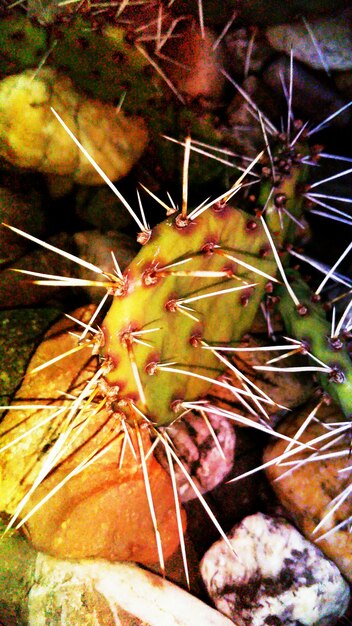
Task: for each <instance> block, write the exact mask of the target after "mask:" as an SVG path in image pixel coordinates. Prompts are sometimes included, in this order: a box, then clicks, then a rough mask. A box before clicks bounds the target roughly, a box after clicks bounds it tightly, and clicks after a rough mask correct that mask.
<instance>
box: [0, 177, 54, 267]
mask: <svg viewBox="0 0 352 626" xmlns="http://www.w3.org/2000/svg"><path fill="white" fill-rule="evenodd" d="M45 221H46V220H45V214H44V211H43V208H42V206H41V202H40V199H39V197H38V196H37V194H35V192H33V193H32V194H31V196H29V197H28V195H27V198H25V197H24V196H23V195H22V194H18V193H15V192H14V191H12V190H10V189H9V188H8V187H3V186H0V224H2V223H3V222H4V223H5V224H10V225H11V226H16V227H17V228H20V229H21V230H24V231H26V232H29V233H31V234H32V235H34V236H37V237H38V236H41V235H43V233H44V227H45ZM0 229H1V233H0V264H2V263H7V262H10V261H12V260H13V259H15V258H16V257H18V256H20V255H21V254H23V252H24V251H25V250H26V249H27V248H28V241H27V240H26V239H21V238H20V237H18V235H15V234H14V233H13V232H12V231H11V230H9V229H8V228H4V227H3V226H0Z"/></svg>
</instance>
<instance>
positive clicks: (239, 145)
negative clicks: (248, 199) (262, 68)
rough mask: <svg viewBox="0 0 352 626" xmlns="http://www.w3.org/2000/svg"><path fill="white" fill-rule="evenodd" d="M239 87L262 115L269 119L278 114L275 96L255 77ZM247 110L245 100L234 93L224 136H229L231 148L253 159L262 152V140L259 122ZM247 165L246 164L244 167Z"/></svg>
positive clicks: (228, 109)
mask: <svg viewBox="0 0 352 626" xmlns="http://www.w3.org/2000/svg"><path fill="white" fill-rule="evenodd" d="M241 86H242V88H243V90H244V91H245V92H246V93H247V94H248V96H250V98H251V99H252V101H253V102H255V104H256V105H257V106H258V107H259V109H260V110H261V111H262V112H263V113H264V114H266V115H268V114H269V117H270V119H272V118H274V117H275V115H278V114H279V107H278V103H277V99H276V98H275V94H273V93H272V92H271V91H270V89H268V87H267V86H266V85H265V84H264V83H263V81H260V80H259V79H258V78H257V77H256V76H249V77H248V78H247V79H246V80H244V81H243V83H242V85H241ZM249 108H250V107H249V106H248V102H247V100H246V99H245V98H244V97H243V96H242V95H241V94H240V93H236V95H235V96H234V98H233V99H232V101H231V102H230V104H229V106H228V108H227V118H228V127H229V128H224V136H225V137H226V136H227V135H228V134H229V136H230V137H229V138H230V139H231V144H232V146H233V147H234V149H235V150H236V151H238V152H239V153H240V154H243V155H244V156H247V157H253V158H254V157H255V156H256V155H257V154H258V152H259V151H260V150H262V148H263V145H264V138H263V131H262V127H261V125H260V122H259V121H257V120H256V118H255V117H254V116H253V115H252V113H251V111H250V110H249ZM243 165H244V163H243ZM247 165H248V163H246V164H245V167H247Z"/></svg>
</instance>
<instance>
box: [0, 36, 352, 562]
mask: <svg viewBox="0 0 352 626" xmlns="http://www.w3.org/2000/svg"><path fill="white" fill-rule="evenodd" d="M94 37H95V35H94V36H93V35H92V38H94ZM89 47H90V46H88V47H87V48H86V49H87V50H88V49H89ZM57 58H58V57H57ZM75 63H76V61H72V64H73V65H74V64H75ZM85 70H86V68H85ZM260 119H261V121H262V123H263V127H264V129H265V126H266V121H265V120H264V121H263V119H262V117H261V115H260ZM296 132H297V134H296V136H295V137H294V139H291V138H290V135H289V132H288V133H287V134H286V135H284V136H282V135H280V133H277V132H274V133H273V134H274V138H275V141H274V142H273V145H271V147H270V149H267V153H268V156H263V155H261V156H260V158H258V163H253V164H252V166H251V167H253V168H255V173H256V175H257V176H258V177H259V179H260V184H259V185H258V191H257V193H256V194H253V195H248V194H245V193H244V194H243V196H241V200H240V201H238V204H241V206H242V205H243V207H244V208H245V209H246V211H244V210H243V209H239V208H238V206H237V203H235V202H234V201H233V200H231V201H230V199H231V197H232V195H233V194H234V192H238V198H239V197H240V194H241V189H240V187H241V185H240V184H239V183H238V184H236V183H235V185H234V186H233V188H231V189H230V190H228V191H227V192H226V193H224V194H222V195H221V196H219V197H218V198H216V199H215V200H211V201H209V202H207V203H205V204H204V205H200V206H198V207H196V208H195V209H193V210H192V211H191V212H190V211H189V210H188V207H187V188H186V179H187V174H188V171H187V153H188V150H189V148H190V147H191V145H190V141H188V140H187V141H186V151H185V152H186V156H185V168H184V171H185V174H184V193H183V206H182V210H181V211H176V210H175V208H174V207H168V206H166V207H165V208H166V210H167V214H168V217H167V219H166V221H164V222H163V223H161V224H159V225H157V226H155V227H154V228H152V229H150V228H149V227H148V225H147V223H146V221H145V218H144V215H143V212H142V217H141V219H140V218H139V217H138V216H136V215H135V214H134V212H133V210H132V209H131V207H129V206H127V202H126V201H123V202H124V204H125V206H127V208H128V210H129V211H130V212H132V213H133V214H134V216H135V219H136V222H137V225H138V227H139V229H140V233H139V235H138V239H139V242H140V243H141V244H143V247H142V249H141V251H140V253H139V254H138V255H137V257H136V259H135V260H134V261H133V262H132V263H131V265H130V266H129V267H128V268H127V270H126V271H125V272H124V273H123V274H122V273H121V272H120V270H119V268H118V266H116V273H115V274H106V273H105V272H103V271H102V270H101V269H100V268H99V267H96V266H93V265H92V264H89V263H85V266H86V267H87V268H88V269H91V270H92V271H93V272H94V273H95V274H96V276H97V280H96V281H94V280H92V281H90V283H91V284H92V285H95V286H96V287H97V288H102V289H105V290H106V292H107V293H106V296H104V298H103V300H102V306H103V305H104V304H105V302H106V300H107V298H108V297H109V296H110V297H112V300H113V302H112V305H111V307H110V309H109V311H108V313H107V314H106V315H105V317H104V318H103V320H102V322H101V324H99V326H97V327H96V326H95V321H96V319H97V318H96V314H94V315H93V317H92V319H90V320H88V321H86V322H84V324H83V326H84V330H83V335H82V336H81V338H80V343H81V344H82V345H83V343H82V342H85V341H86V339H87V337H89V341H88V342H87V343H88V345H89V347H90V349H91V350H92V351H93V353H99V355H100V359H101V367H100V368H99V370H98V374H94V375H93V376H92V378H91V379H89V380H88V382H87V386H86V387H85V390H84V391H83V392H82V391H81V390H80V391H79V393H78V395H76V396H75V397H74V398H72V397H67V396H66V395H64V396H63V397H61V398H60V402H61V403H62V406H63V407H64V409H63V410H64V413H63V415H64V421H65V428H64V429H63V431H62V435H63V440H64V444H65V443H66V438H71V439H70V440H69V441H70V445H72V446H73V448H74V442H75V431H76V429H78V430H79V431H80V433H81V432H82V431H84V429H85V427H86V426H89V427H91V423H92V421H94V419H96V418H97V421H99V419H101V420H102V421H104V419H105V416H108V418H107V419H108V422H109V428H112V427H113V428H114V429H115V432H116V433H117V434H121V433H122V432H123V433H124V436H125V439H126V441H127V440H131V439H132V440H133V441H134V445H133V444H132V447H133V449H134V450H135V453H136V456H137V461H136V463H137V465H138V464H140V465H141V467H142V474H143V477H144V480H145V490H146V493H147V496H148V504H149V507H150V512H151V518H152V524H153V527H154V531H155V536H156V544H157V550H156V552H155V551H154V552H153V556H152V557H150V556H148V559H149V560H153V558H154V559H155V558H156V557H158V558H159V559H160V563H161V564H163V555H162V549H161V546H160V532H159V526H158V522H157V520H156V516H155V493H154V491H153V490H152V489H151V487H150V483H149V478H148V471H147V470H148V467H147V466H148V463H147V459H146V457H147V456H148V455H149V456H151V455H152V453H153V445H156V444H157V443H158V444H160V445H163V446H164V447H165V449H166V451H167V455H168V460H169V466H170V472H171V482H173V480H174V477H173V474H172V472H173V469H172V468H173V465H174V464H175V463H176V464H179V466H180V467H181V470H182V463H181V462H180V461H179V459H177V456H176V454H175V452H174V450H173V448H172V445H171V444H170V441H169V438H168V431H167V426H168V425H170V424H172V423H173V422H174V421H175V420H177V419H181V418H182V417H184V416H185V418H186V415H187V412H188V411H189V410H190V409H196V410H197V409H199V410H202V411H203V412H206V411H208V410H209V408H210V407H209V403H208V402H207V399H206V394H207V391H208V390H209V387H210V385H211V384H216V385H217V386H218V387H220V388H224V389H226V391H230V392H231V393H233V394H234V396H236V397H240V398H241V401H242V402H243V404H244V405H247V406H250V407H251V409H252V413H253V412H254V413H256V415H257V416H258V415H265V404H266V403H267V402H270V399H269V398H268V397H266V396H265V395H264V394H263V393H261V392H260V390H259V389H257V388H256V387H255V386H254V385H251V384H250V383H249V382H248V380H247V379H245V377H244V376H243V375H242V374H241V372H238V371H237V370H236V369H235V368H234V366H233V365H232V364H231V361H230V360H229V359H227V358H226V357H225V356H224V352H223V351H224V349H229V350H231V349H232V348H235V347H236V345H237V343H238V342H239V340H240V339H241V337H242V336H243V334H244V333H245V332H246V331H247V330H249V329H250V327H251V325H252V322H253V319H254V316H255V314H256V312H257V311H258V309H259V306H260V303H261V301H262V300H263V299H264V298H265V296H266V294H267V296H268V297H269V298H271V299H272V294H271V290H272V289H273V285H272V283H275V282H277V281H278V279H279V280H281V281H283V282H284V283H285V287H284V288H281V291H278V292H277V293H278V295H279V297H280V298H281V301H280V305H279V310H280V313H281V315H282V317H283V319H284V321H285V323H286V327H287V328H288V330H289V332H290V334H291V335H292V336H293V337H295V338H296V339H297V341H298V342H300V343H301V346H300V347H301V348H302V349H304V348H307V344H306V343H305V341H306V339H307V337H308V336H309V337H310V345H309V351H311V352H312V353H313V356H314V357H315V359H318V360H319V361H321V362H323V364H324V370H326V371H327V376H326V374H325V372H322V375H321V378H320V379H321V384H322V385H323V386H325V387H326V389H327V392H328V393H330V394H331V395H332V396H333V397H334V398H335V399H336V400H337V401H338V402H339V403H340V404H341V406H342V407H343V409H344V412H345V416H346V417H347V419H348V418H349V416H350V414H351V411H352V409H351V393H350V390H351V373H350V372H351V366H350V359H349V356H348V352H347V348H346V346H345V345H342V347H340V346H339V347H338V348H336V345H337V344H335V346H333V345H332V343H331V342H330V343H329V342H327V343H326V342H325V339H324V341H322V339H321V337H322V333H324V335H326V334H328V332H329V326H328V324H327V322H326V321H325V320H324V321H323V318H322V315H321V312H320V309H318V306H317V305H316V304H309V305H308V307H307V306H306V302H307V300H308V298H309V296H308V291H307V290H308V287H307V285H305V283H303V282H302V281H301V280H299V281H296V283H295V284H294V285H293V286H291V284H290V273H289V272H288V273H287V276H286V273H285V270H284V268H283V265H285V264H288V254H287V250H286V248H285V245H286V243H287V242H292V241H294V238H295V236H296V226H297V224H298V225H300V220H301V219H302V213H303V195H302V190H304V186H305V184H306V181H307V166H306V163H305V158H306V157H307V156H308V155H309V154H310V153H309V148H308V146H307V141H306V140H307V137H306V136H305V133H304V129H302V128H297V129H296ZM265 139H266V137H265ZM76 143H77V144H79V142H78V141H77V140H76ZM84 153H85V154H87V153H86V152H84ZM314 157H316V154H314ZM91 162H92V159H91ZM250 169H251V168H248V170H247V172H246V174H248V173H249V170H250ZM100 174H101V172H100ZM105 180H106V177H105ZM243 181H244V183H245V185H247V183H248V179H246V178H245V177H241V182H243ZM110 186H111V187H113V185H112V184H111V183H110ZM113 189H114V191H115V193H117V194H118V192H117V190H116V188H114V187H113ZM244 189H246V187H244ZM253 189H255V187H253ZM236 199H237V198H236ZM253 209H255V210H254V211H253ZM13 230H15V232H18V233H19V234H22V235H24V236H26V235H25V234H24V233H21V232H20V231H18V230H16V229H13ZM29 238H30V239H32V240H33V241H36V242H37V243H38V240H36V239H35V238H33V237H30V236H29ZM39 243H40V242H39ZM55 251H56V252H58V253H60V254H65V253H64V252H62V251H60V250H57V249H56V250H55ZM280 255H281V256H282V258H283V261H280ZM71 258H72V256H71ZM76 260H77V262H78V263H82V261H81V260H79V259H76ZM276 274H277V277H276ZM34 275H35V273H34ZM37 278H38V279H39V280H38V282H42V283H45V284H51V282H60V283H61V284H67V285H68V284H71V282H72V283H74V284H75V285H78V284H79V282H78V281H75V280H73V281H70V279H63V277H55V276H44V275H42V276H38V277H37ZM307 308H308V313H307ZM219 319H220V320H221V323H219ZM341 330H342V324H341V325H340V327H339V331H341ZM84 345H86V344H84ZM79 349H80V345H78V346H77V350H79ZM72 350H74V349H72ZM334 350H335V351H336V350H337V352H334ZM70 355H71V351H68V353H67V357H68V358H69V357H70ZM62 356H63V357H65V354H64V355H62ZM337 362H339V366H338V367H336V363H337ZM325 364H327V366H325ZM40 367H41V366H40ZM226 368H230V369H232V372H233V373H234V374H235V376H237V378H238V380H239V386H238V387H237V386H235V385H231V384H229V383H228V382H227V381H226V380H224V379H223V378H219V375H221V374H223V373H224V371H225V370H226ZM315 370H316V371H317V372H318V373H319V374H320V372H319V367H318V366H316V367H315ZM34 373H35V372H34ZM342 374H343V375H342ZM334 375H335V379H334V378H333V376H334ZM71 391H72V390H71V389H70V393H71ZM67 393H68V392H67ZM82 407H83V409H82ZM82 410H83V413H82ZM223 414H224V415H225V414H226V412H224V413H223ZM226 415H227V417H229V418H230V419H234V420H236V419H237V417H238V416H237V415H236V414H235V413H232V414H231V413H229V412H228V413H227V414H226ZM97 416H98V417H97ZM61 418H62V414H61V413H60V420H61ZM249 422H250V420H248V423H249ZM112 425H113V426H112ZM7 427H8V424H7V422H6V420H5V422H4V429H5V430H6V428H7ZM16 427H17V426H16ZM257 427H258V428H262V429H263V430H265V431H266V432H271V433H273V434H274V431H273V430H272V429H271V428H270V427H268V426H265V427H264V426H263V425H262V424H257ZM141 431H143V436H144V435H145V432H146V431H147V432H148V433H149V435H150V437H151V439H152V440H153V441H154V444H153V443H151V442H148V444H147V445H145V446H144V441H142V439H141V434H140V433H141ZM131 433H132V435H131ZM89 436H90V431H89V428H88V430H87V437H88V438H89ZM278 436H280V435H278ZM59 439H60V435H59ZM59 439H57V440H54V442H53V445H52V449H51V450H52V451H53V452H55V454H52V452H51V450H50V449H49V450H46V449H45V450H44V449H43V458H44V461H43V460H41V463H40V464H39V471H38V468H37V470H36V471H37V477H36V478H35V479H34V481H33V487H37V489H36V490H35V489H34V488H33V487H31V488H29V491H28V494H29V495H28V497H26V496H24V499H23V500H21V501H20V502H16V504H15V505H13V503H11V504H9V502H6V497H7V495H6V494H5V495H4V496H3V498H4V502H5V504H4V505H3V506H4V508H7V511H8V513H10V515H12V516H13V517H12V521H11V524H12V525H14V524H15V523H19V525H23V523H27V526H28V528H29V529H30V533H31V536H32V540H33V541H34V543H36V536H38V535H36V532H37V528H38V526H40V525H41V523H42V521H41V520H42V519H48V518H50V517H51V511H52V510H53V509H51V508H50V507H51V506H54V505H52V503H53V502H54V501H55V496H56V493H57V491H58V489H59V488H60V485H63V484H65V483H66V482H67V481H68V480H69V479H70V478H73V477H76V474H77V475H78V476H79V475H81V478H82V480H84V478H83V477H84V472H83V470H84V469H86V467H85V465H86V464H87V463H90V462H92V465H93V466H94V462H95V460H96V457H97V458H98V457H99V455H100V453H102V454H103V452H104V444H99V445H101V448H100V449H98V450H95V452H94V453H92V452H91V451H90V454H92V456H89V455H88V456H87V457H86V458H82V456H79V457H77V458H78V459H79V462H78V466H77V469H75V467H74V463H75V456H74V455H75V452H74V449H73V448H70V453H72V455H73V456H72V459H71V460H72V461H73V465H72V464H71V465H69V466H68V467H66V469H65V466H64V463H65V461H66V457H65V455H66V454H67V449H65V446H63V447H62V448H60V445H59V444H58V443H57V442H58V441H59ZM146 439H147V437H146ZM71 442H72V444H71ZM291 442H293V443H294V440H291ZM6 445H10V444H6ZM16 445H17V442H16V439H15V443H14V446H16ZM308 445H309V444H308ZM14 449H16V448H14ZM51 454H52V457H51V459H50V455H51ZM81 463H83V466H82V468H81V466H80V464H81ZM139 469H140V468H139ZM65 472H66V473H65ZM131 480H134V478H132V479H131ZM188 480H189V481H190V482H191V483H192V480H191V479H190V478H189V477H188ZM193 486H194V485H193ZM42 487H43V490H42V491H41V489H42ZM78 488H79V487H78ZM194 488H195V490H196V487H195V486H194ZM35 491H36V494H35ZM34 494H35V495H34ZM33 495H34V497H33ZM197 495H198V496H199V498H200V499H201V500H202V502H203V504H204V506H205V507H206V508H207V504H206V502H205V501H204V499H203V498H202V496H201V494H199V493H197ZM32 497H33V499H32V500H31V498H32ZM38 498H39V500H38ZM33 507H35V513H34V514H32V513H31V508H33ZM41 509H42V511H44V513H43V517H40V515H41V513H40V510H41ZM175 510H176V516H179V520H178V531H179V533H180V541H181V542H182V532H183V527H184V523H183V522H182V519H181V518H182V515H181V513H180V509H179V508H178V500H177V496H176V494H175ZM207 512H208V513H209V515H210V516H211V517H212V519H213V521H214V522H215V523H217V522H216V520H215V519H214V516H212V513H211V511H209V509H208V508H207ZM21 517H23V519H22V521H19V520H20V518H21ZM34 518H35V519H36V520H39V521H37V522H36V523H35V524H32V523H31V519H34ZM60 524H62V526H64V525H66V520H65V522H59V526H60ZM219 530H220V532H222V531H221V529H220V528H219ZM41 532H42V529H41ZM59 543H60V542H59ZM37 545H39V546H42V544H40V543H39V542H38V544H37ZM48 549H49V550H50V547H48ZM65 549H66V546H65V542H64V541H63V542H61V546H60V550H62V551H61V552H59V554H61V555H64V556H67V555H68V556H71V555H70V553H66V552H65ZM98 554H99V553H98ZM114 554H116V552H114V551H113V550H112V551H111V553H109V554H108V556H109V558H115V557H114ZM94 555H96V553H94ZM105 555H106V552H104V556H105ZM140 558H141V559H142V557H140ZM136 559H137V560H138V555H136ZM148 559H146V560H147V561H148Z"/></svg>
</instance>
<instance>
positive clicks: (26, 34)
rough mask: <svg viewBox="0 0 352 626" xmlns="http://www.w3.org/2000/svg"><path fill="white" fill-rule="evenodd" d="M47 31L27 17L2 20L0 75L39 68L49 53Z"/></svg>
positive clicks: (20, 16)
mask: <svg viewBox="0 0 352 626" xmlns="http://www.w3.org/2000/svg"><path fill="white" fill-rule="evenodd" d="M46 38H47V35H46V31H45V28H41V27H40V26H38V24H34V23H33V22H31V21H30V20H29V19H28V18H27V17H26V16H25V15H18V14H16V13H13V14H12V15H10V16H6V17H3V18H1V19H0V74H1V76H8V75H10V74H17V72H18V71H22V70H23V69H27V68H30V67H37V66H38V65H39V64H40V62H41V61H42V60H43V58H44V56H45V53H46V51H47V44H46Z"/></svg>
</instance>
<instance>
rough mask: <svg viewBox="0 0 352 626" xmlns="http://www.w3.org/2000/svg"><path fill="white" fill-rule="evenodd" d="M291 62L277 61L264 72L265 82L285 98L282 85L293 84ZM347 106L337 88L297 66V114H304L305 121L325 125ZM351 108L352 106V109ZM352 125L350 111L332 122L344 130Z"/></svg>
mask: <svg viewBox="0 0 352 626" xmlns="http://www.w3.org/2000/svg"><path fill="white" fill-rule="evenodd" d="M289 79H290V60H289V59H288V58H287V57H280V58H278V59H276V60H275V61H273V63H271V64H270V65H269V66H268V67H267V68H266V70H265V72H264V73H263V80H264V82H265V83H266V84H267V85H268V87H270V88H271V90H272V92H273V94H272V95H274V94H275V93H276V94H277V97H280V98H283V89H282V82H284V83H285V85H286V86H288V85H289ZM345 104H346V101H345V100H343V99H342V98H341V97H340V96H339V95H338V94H337V93H336V92H335V90H334V89H332V88H331V87H330V85H329V84H328V83H327V82H326V81H325V80H324V79H321V80H320V79H319V78H317V76H316V75H315V74H314V73H313V72H312V71H310V70H309V69H308V68H306V67H304V65H302V64H301V63H294V66H293V91H292V106H293V111H294V112H296V113H297V112H298V114H299V115H302V117H303V119H304V121H306V120H309V121H310V122H322V121H323V120H325V119H326V118H327V117H329V116H330V115H332V114H333V113H335V112H336V111H338V109H340V108H341V107H342V106H344V105H345ZM350 108H351V107H350ZM350 123H351V112H350V109H346V110H344V111H343V112H341V114H340V115H337V116H336V117H335V118H334V119H332V120H331V121H330V122H329V126H330V127H333V128H344V127H346V126H348V125H349V124H350Z"/></svg>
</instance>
